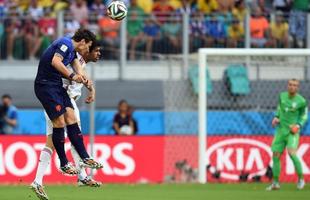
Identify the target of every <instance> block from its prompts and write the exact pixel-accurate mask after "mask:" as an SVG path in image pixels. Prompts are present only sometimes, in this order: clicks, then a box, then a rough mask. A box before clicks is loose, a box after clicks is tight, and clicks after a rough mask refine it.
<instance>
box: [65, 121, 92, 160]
mask: <svg viewBox="0 0 310 200" xmlns="http://www.w3.org/2000/svg"><path fill="white" fill-rule="evenodd" d="M67 133H68V137H69V139H70V141H71V144H72V145H73V146H74V148H75V150H76V151H77V152H78V154H79V156H80V157H81V158H82V159H85V158H89V155H88V153H87V151H86V149H85V146H84V142H83V135H82V133H81V130H80V127H79V125H78V124H77V123H75V124H71V125H68V126H67Z"/></svg>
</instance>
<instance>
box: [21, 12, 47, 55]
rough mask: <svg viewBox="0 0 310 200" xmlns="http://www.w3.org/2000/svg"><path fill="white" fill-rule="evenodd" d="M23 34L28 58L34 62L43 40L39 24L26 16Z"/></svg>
mask: <svg viewBox="0 0 310 200" xmlns="http://www.w3.org/2000/svg"><path fill="white" fill-rule="evenodd" d="M21 32H22V33H23V35H24V41H25V45H26V54H27V55H26V57H27V58H30V59H32V60H34V56H35V54H36V53H37V51H38V50H39V48H40V46H41V43H42V38H41V37H40V33H39V27H38V23H37V22H36V21H35V20H34V19H32V17H31V16H29V15H28V16H26V17H25V19H24V22H23V26H22V29H21Z"/></svg>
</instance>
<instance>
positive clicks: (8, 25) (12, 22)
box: [3, 7, 23, 60]
mask: <svg viewBox="0 0 310 200" xmlns="http://www.w3.org/2000/svg"><path fill="white" fill-rule="evenodd" d="M3 25H4V41H5V42H6V44H5V47H6V48H5V49H6V52H5V53H4V57H5V58H6V59H8V60H12V59H13V50H14V42H15V41H16V40H17V39H19V38H22V36H23V35H22V33H21V32H20V31H19V29H20V28H21V21H20V20H19V19H18V13H17V11H16V7H11V8H10V10H9V17H8V18H6V19H5V20H4V22H3Z"/></svg>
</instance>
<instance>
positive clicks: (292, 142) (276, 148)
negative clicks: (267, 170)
mask: <svg viewBox="0 0 310 200" xmlns="http://www.w3.org/2000/svg"><path fill="white" fill-rule="evenodd" d="M298 145H299V134H288V135H284V134H281V133H276V134H275V136H274V138H273V141H272V145H271V150H272V152H279V153H282V152H283V151H284V149H285V148H288V149H297V148H298Z"/></svg>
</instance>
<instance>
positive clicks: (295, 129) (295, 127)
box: [290, 124, 300, 134]
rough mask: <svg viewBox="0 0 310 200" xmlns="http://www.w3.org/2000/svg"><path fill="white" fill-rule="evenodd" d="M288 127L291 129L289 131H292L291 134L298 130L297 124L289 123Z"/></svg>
mask: <svg viewBox="0 0 310 200" xmlns="http://www.w3.org/2000/svg"><path fill="white" fill-rule="evenodd" d="M290 129H291V132H292V133H293V134H296V133H298V132H299V130H300V126H299V125H298V124H294V125H291V126H290Z"/></svg>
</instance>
